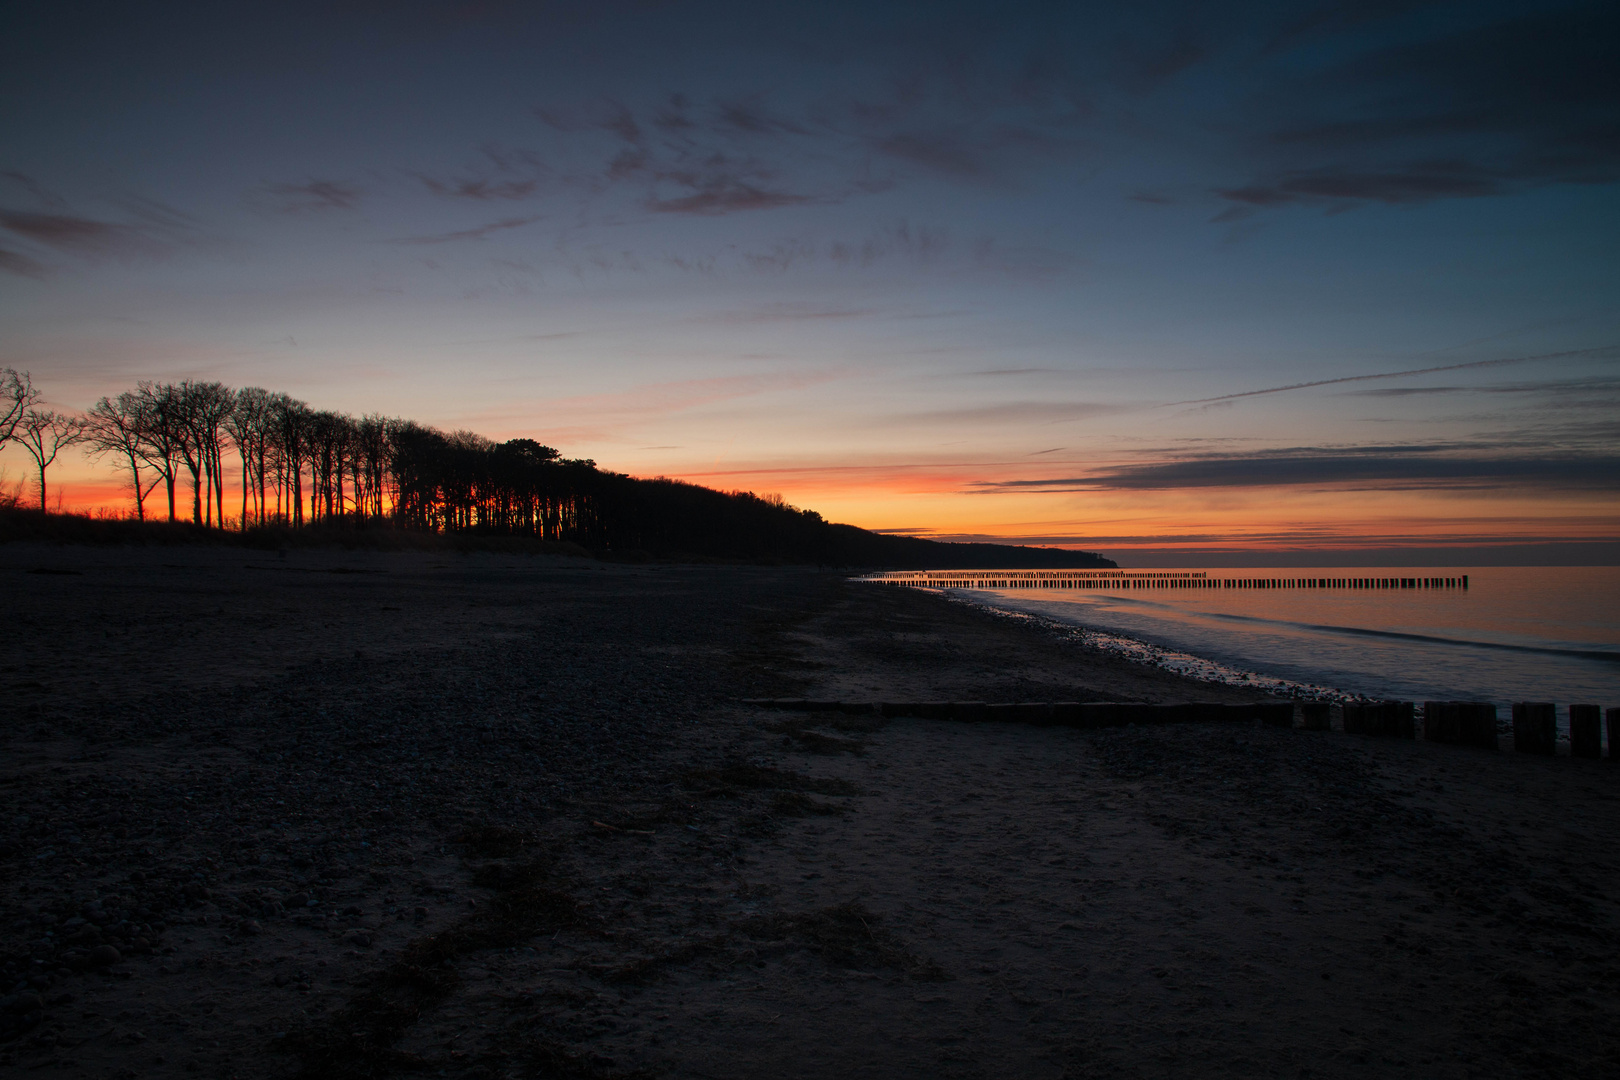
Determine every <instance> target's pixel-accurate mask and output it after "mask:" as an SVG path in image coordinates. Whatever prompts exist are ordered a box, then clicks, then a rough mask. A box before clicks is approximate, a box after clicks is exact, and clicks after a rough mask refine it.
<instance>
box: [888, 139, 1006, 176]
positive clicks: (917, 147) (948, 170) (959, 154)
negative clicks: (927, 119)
mask: <svg viewBox="0 0 1620 1080" xmlns="http://www.w3.org/2000/svg"><path fill="white" fill-rule="evenodd" d="M877 148H878V149H879V150H881V151H883V152H884V153H885V154H889V155H892V156H894V157H897V158H902V159H904V160H906V161H909V162H911V163H912V164H914V165H922V166H925V167H926V168H929V169H932V170H934V171H935V172H941V173H945V174H947V175H949V176H958V177H977V176H982V175H983V174H984V171H985V164H984V154H983V151H982V150H981V149H980V148H978V147H976V146H971V145H969V144H968V142H967V141H966V140H964V139H963V138H962V137H961V136H960V135H959V134H957V133H953V132H931V133H928V134H895V135H890V136H889V137H887V138H885V139H883V140H881V141H880V142H878V143H877Z"/></svg>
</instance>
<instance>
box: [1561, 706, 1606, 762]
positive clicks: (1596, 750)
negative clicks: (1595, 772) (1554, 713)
mask: <svg viewBox="0 0 1620 1080" xmlns="http://www.w3.org/2000/svg"><path fill="white" fill-rule="evenodd" d="M1569 752H1570V754H1571V756H1573V757H1584V758H1599V757H1602V756H1603V710H1602V709H1600V708H1598V707H1597V706H1596V705H1571V706H1570V707H1569Z"/></svg>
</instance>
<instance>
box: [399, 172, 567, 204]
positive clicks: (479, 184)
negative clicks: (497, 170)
mask: <svg viewBox="0 0 1620 1080" xmlns="http://www.w3.org/2000/svg"><path fill="white" fill-rule="evenodd" d="M418 179H420V180H421V181H422V184H423V186H424V187H426V188H427V189H428V190H429V191H431V192H432V193H433V194H435V195H440V196H444V197H446V198H451V199H476V200H478V201H479V202H489V201H491V200H495V199H513V200H515V199H526V198H528V197H529V196H530V195H533V194H534V191H535V188H537V187H538V186H539V185H540V181H538V180H535V179H532V178H531V179H528V180H491V179H489V178H487V177H474V178H463V179H459V180H436V179H434V178H433V177H431V176H422V177H418Z"/></svg>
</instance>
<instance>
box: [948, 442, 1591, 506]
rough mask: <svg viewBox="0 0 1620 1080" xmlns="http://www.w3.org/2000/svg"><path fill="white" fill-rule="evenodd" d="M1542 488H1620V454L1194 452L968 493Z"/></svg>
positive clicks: (1445, 448)
mask: <svg viewBox="0 0 1620 1080" xmlns="http://www.w3.org/2000/svg"><path fill="white" fill-rule="evenodd" d="M1297 486H1310V487H1324V488H1328V487H1360V486H1374V487H1377V488H1378V489H1379V490H1383V491H1392V490H1400V489H1402V488H1496V489H1501V488H1519V489H1522V488H1531V487H1533V488H1536V489H1539V490H1548V489H1559V490H1601V491H1617V490H1620V456H1615V455H1613V454H1607V453H1594V454H1570V453H1563V454H1560V453H1546V452H1543V453H1511V452H1503V451H1502V450H1500V449H1496V448H1492V447H1490V446H1489V445H1486V446H1481V447H1479V448H1478V449H1474V450H1469V449H1466V448H1458V447H1457V446H1454V445H1440V446H1433V447H1426V446H1388V447H1386V446H1365V447H1352V448H1342V449H1330V448H1329V449H1318V448H1309V447H1307V448H1296V449H1286V450H1276V451H1265V452H1259V453H1248V454H1204V455H1188V456H1185V457H1182V458H1179V459H1176V460H1170V461H1156V462H1144V463H1140V464H1131V465H1122V466H1116V467H1112V468H1104V469H1099V470H1097V471H1095V472H1092V473H1090V474H1087V475H1082V476H1064V477H1050V478H1043V479H1027V480H1026V479H1014V480H990V481H977V482H975V483H972V484H970V485H969V486H968V490H970V491H974V492H979V493H985V494H991V493H1007V492H1081V491H1159V490H1169V489H1186V488H1221V487H1250V488H1260V487H1297Z"/></svg>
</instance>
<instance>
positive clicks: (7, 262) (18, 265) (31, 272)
mask: <svg viewBox="0 0 1620 1080" xmlns="http://www.w3.org/2000/svg"><path fill="white" fill-rule="evenodd" d="M0 270H4V271H5V272H6V273H8V274H17V275H19V276H21V277H31V278H44V277H45V276H46V269H45V265H44V264H43V263H41V262H39V261H37V260H35V259H30V258H29V257H28V256H27V255H23V254H21V253H20V252H16V251H7V250H6V249H5V248H0Z"/></svg>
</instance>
